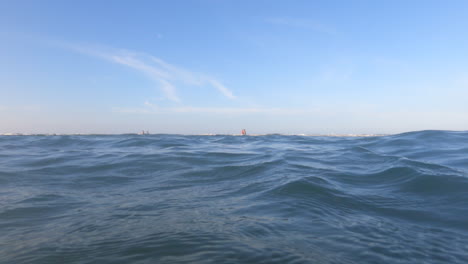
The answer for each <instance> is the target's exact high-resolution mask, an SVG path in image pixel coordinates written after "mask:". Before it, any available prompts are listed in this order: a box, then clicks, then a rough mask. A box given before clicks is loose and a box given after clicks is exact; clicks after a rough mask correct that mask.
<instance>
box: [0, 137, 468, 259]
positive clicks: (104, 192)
mask: <svg viewBox="0 0 468 264" xmlns="http://www.w3.org/2000/svg"><path fill="white" fill-rule="evenodd" d="M467 140H468V132H455V131H419V132H409V133H403V134H398V135H388V136H372V137H351V136H303V135H292V136H291V135H288V136H285V135H277V134H275V135H259V136H246V137H240V136H231V135H213V136H201V135H144V136H140V135H132V134H127V135H60V136H43V135H41V136H39V135H38V136H18V137H15V136H0V197H2V198H1V199H0V241H3V242H4V241H8V243H2V247H1V248H0V263H13V262H14V263H50V262H67V263H91V262H96V261H99V262H104V263H106V262H108V263H118V262H126V263H128V262H131V263H148V262H150V263H153V262H177V263H219V262H228V263H311V262H315V263H382V262H383V263H389V262H390V263H393V262H395V263H466V262H467V261H468V254H467V253H466V246H465V245H466V244H468V235H467V234H468V233H467V231H468V220H467V218H466V217H464V216H467V215H468V207H466V205H465V201H466V200H468V192H466V190H468V156H467V155H466V153H467V151H468V145H467V144H465V142H468V141H467Z"/></svg>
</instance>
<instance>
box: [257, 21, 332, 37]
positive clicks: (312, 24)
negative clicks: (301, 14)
mask: <svg viewBox="0 0 468 264" xmlns="http://www.w3.org/2000/svg"><path fill="white" fill-rule="evenodd" d="M265 22H267V23H269V24H273V25H279V26H287V27H295V28H303V29H307V30H312V31H316V32H320V33H324V34H327V35H336V34H337V31H336V29H334V28H332V27H330V26H326V25H323V24H321V23H318V22H316V21H314V20H311V19H305V18H292V17H271V18H267V19H265Z"/></svg>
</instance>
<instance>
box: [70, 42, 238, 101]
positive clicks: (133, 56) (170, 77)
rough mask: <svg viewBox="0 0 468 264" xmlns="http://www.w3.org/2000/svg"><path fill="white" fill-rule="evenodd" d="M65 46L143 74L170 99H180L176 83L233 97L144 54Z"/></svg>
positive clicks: (213, 82)
mask: <svg viewBox="0 0 468 264" xmlns="http://www.w3.org/2000/svg"><path fill="white" fill-rule="evenodd" d="M67 46H68V48H71V49H73V50H75V51H77V52H81V53H84V54H87V55H91V56H94V57H98V58H101V59H105V60H107V61H110V62H112V63H115V64H120V65H124V66H126V67H129V68H132V69H134V70H137V71H139V72H141V73H144V74H145V75H146V76H148V77H149V78H150V79H152V80H153V81H155V82H156V83H158V85H159V88H160V89H161V90H162V92H163V93H164V95H165V97H166V98H168V99H169V100H171V101H174V102H180V101H181V99H180V97H179V95H178V93H177V89H176V84H177V83H183V84H186V85H189V86H195V87H201V86H211V87H213V88H215V89H216V90H218V91H219V92H220V93H221V94H223V95H224V96H225V97H227V98H229V99H235V98H236V96H234V94H233V92H232V91H231V90H230V89H228V88H227V87H226V86H224V84H222V82H221V81H219V80H217V79H216V78H214V77H211V76H209V75H207V74H203V73H196V72H192V71H189V70H186V69H183V68H181V67H177V66H175V65H172V64H170V63H167V62H165V61H164V60H162V59H160V58H157V57H154V56H151V55H148V54H145V53H139V52H134V51H129V50H119V49H112V48H102V47H94V46H84V45H67Z"/></svg>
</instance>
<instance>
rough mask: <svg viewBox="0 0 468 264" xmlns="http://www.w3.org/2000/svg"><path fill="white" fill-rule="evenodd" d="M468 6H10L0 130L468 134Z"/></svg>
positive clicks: (3, 39)
mask: <svg viewBox="0 0 468 264" xmlns="http://www.w3.org/2000/svg"><path fill="white" fill-rule="evenodd" d="M467 12H468V2H466V1H450V2H441V1H211V0H200V1H178V0H176V1H138V2H130V1H113V2H112V3H111V2H106V1H101V2H96V1H76V2H72V1H49V0H44V1H3V2H2V3H0V58H2V59H1V60H0V95H1V96H0V134H2V133H103V134H107V133H109V134H114V133H138V132H140V131H142V130H144V131H149V132H150V133H177V134H211V133H212V134H239V133H240V132H241V130H242V129H246V130H247V133H249V134H265V133H284V134H333V133H336V134H393V133H400V132H406V131H415V130H427V129H440V130H467V129H468V103H467V101H468V99H467V98H468V49H467V48H466V47H468V35H467V34H466V29H467V28H468V19H466V14H467Z"/></svg>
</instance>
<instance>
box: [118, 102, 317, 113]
mask: <svg viewBox="0 0 468 264" xmlns="http://www.w3.org/2000/svg"><path fill="white" fill-rule="evenodd" d="M112 111H113V112H116V113H128V114H163V113H205V114H262V113H264V114H275V115H293V114H309V113H316V112H318V111H319V110H317V109H299V108H297V109H294V108H274V107H273V108H268V107H193V106H181V107H158V106H156V105H155V104H152V103H150V102H145V103H144V106H141V107H114V108H113V109H112Z"/></svg>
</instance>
